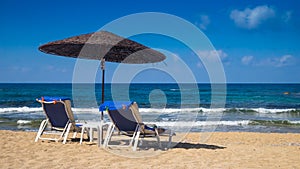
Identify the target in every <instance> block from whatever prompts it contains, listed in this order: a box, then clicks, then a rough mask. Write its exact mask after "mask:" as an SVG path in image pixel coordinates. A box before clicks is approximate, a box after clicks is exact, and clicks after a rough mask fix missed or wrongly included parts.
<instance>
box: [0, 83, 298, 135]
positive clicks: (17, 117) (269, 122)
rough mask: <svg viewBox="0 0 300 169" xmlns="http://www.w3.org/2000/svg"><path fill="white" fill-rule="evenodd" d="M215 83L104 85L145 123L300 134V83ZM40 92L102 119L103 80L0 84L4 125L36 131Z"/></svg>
mask: <svg viewBox="0 0 300 169" xmlns="http://www.w3.org/2000/svg"><path fill="white" fill-rule="evenodd" d="M215 86H217V87H216V88H214V90H212V85H211V84H196V85H195V84H180V85H179V84H105V92H104V93H105V100H115V101H116V100H119V101H121V100H122V101H126V100H127V101H128V100H131V101H135V102H137V103H138V105H139V108H140V112H141V114H142V117H143V121H144V122H145V123H148V122H149V123H155V124H157V125H158V126H162V127H166V128H175V129H176V131H194V132H205V131H222V132H229V131H234V132H240V131H247V132H279V133H300V84H226V85H221V84H216V85H215ZM218 86H220V87H218ZM224 86H225V87H226V88H225V90H223V89H224V88H222V87H224ZM221 89H222V90H221ZM41 96H64V97H69V98H71V99H72V103H73V105H72V110H73V113H74V115H75V118H76V119H77V120H78V121H95V122H96V121H99V120H100V112H99V110H98V107H99V105H100V104H101V84H28V83H26V84H19V83H18V84H0V129H1V130H25V131H37V129H38V127H39V123H40V121H41V120H42V119H44V118H45V115H44V113H43V111H42V108H41V105H40V103H38V102H37V101H36V98H40V97H41ZM223 99H226V100H223ZM212 100H213V103H212V102H211V101H212ZM222 101H224V103H223V102H222ZM216 102H217V103H216ZM104 119H105V120H106V121H107V120H108V119H109V118H108V117H107V115H106V114H105V116H104Z"/></svg>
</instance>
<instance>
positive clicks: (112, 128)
mask: <svg viewBox="0 0 300 169" xmlns="http://www.w3.org/2000/svg"><path fill="white" fill-rule="evenodd" d="M114 129H115V125H114V124H113V123H111V124H110V125H109V127H108V129H107V131H106V137H105V140H104V143H103V146H104V148H106V147H107V146H108V142H109V141H110V139H111V136H112V133H113V131H114Z"/></svg>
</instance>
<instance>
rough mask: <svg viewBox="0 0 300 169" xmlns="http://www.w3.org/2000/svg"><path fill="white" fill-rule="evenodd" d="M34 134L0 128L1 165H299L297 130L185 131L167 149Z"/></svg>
mask: <svg viewBox="0 0 300 169" xmlns="http://www.w3.org/2000/svg"><path fill="white" fill-rule="evenodd" d="M35 134H36V133H34V132H22V131H17V132H16V131H5V130H1V131H0V135H1V144H0V150H1V153H0V160H1V161H0V164H1V165H0V166H1V168H141V167H142V168H177V169H179V168H300V134H290V133H288V134H278V133H250V132H249V133H247V132H244V133H239V132H224V133H211V135H210V137H209V138H208V139H207V141H206V142H205V143H199V138H200V133H189V134H188V135H186V136H185V137H184V138H183V139H182V140H181V142H180V143H179V144H177V146H175V147H173V148H172V149H169V150H167V151H161V150H156V149H154V148H150V149H140V150H139V151H137V152H132V151H131V149H128V148H117V147H113V148H110V149H108V150H105V149H102V148H98V146H97V144H95V143H89V142H84V143H83V144H82V145H80V144H79V142H78V141H75V140H74V141H71V140H69V142H68V143H67V144H66V145H63V144H62V143H61V142H49V141H39V142H38V143H35V142H34V138H35ZM179 136H180V134H178V135H177V136H176V137H179ZM175 140H176V138H175ZM118 152H119V153H121V154H129V155H130V154H131V155H132V154H134V155H137V156H138V157H140V158H128V157H124V156H121V155H118ZM149 154H150V155H151V156H150V157H149ZM144 156H148V157H144Z"/></svg>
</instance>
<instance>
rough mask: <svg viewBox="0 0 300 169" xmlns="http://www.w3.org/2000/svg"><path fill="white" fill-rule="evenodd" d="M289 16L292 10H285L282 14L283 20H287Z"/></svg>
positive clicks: (289, 18)
mask: <svg viewBox="0 0 300 169" xmlns="http://www.w3.org/2000/svg"><path fill="white" fill-rule="evenodd" d="M291 17H292V11H286V12H285V13H284V14H283V16H282V19H283V21H284V22H289V21H290V20H291Z"/></svg>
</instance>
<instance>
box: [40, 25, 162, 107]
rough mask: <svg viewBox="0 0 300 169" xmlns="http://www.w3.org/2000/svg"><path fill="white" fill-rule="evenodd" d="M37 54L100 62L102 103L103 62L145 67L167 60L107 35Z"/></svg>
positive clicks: (53, 46) (47, 48)
mask: <svg viewBox="0 0 300 169" xmlns="http://www.w3.org/2000/svg"><path fill="white" fill-rule="evenodd" d="M39 50H40V51H42V52H44V53H48V54H53V55H59V56H66V57H73V58H82V59H93V60H100V61H101V69H102V103H103V102H104V75H105V65H104V63H105V61H108V62H117V63H127V64H145V63H156V62H161V61H163V60H164V59H165V58H166V56H165V55H163V54H162V53H160V52H158V51H155V50H153V49H150V48H148V47H146V46H144V45H142V44H140V43H137V42H135V41H132V40H129V39H126V38H123V37H120V36H118V35H116V34H113V33H111V32H107V31H99V32H94V33H89V34H82V35H78V36H73V37H70V38H66V39H62V40H57V41H53V42H49V43H47V44H44V45H41V46H40V47H39Z"/></svg>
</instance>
